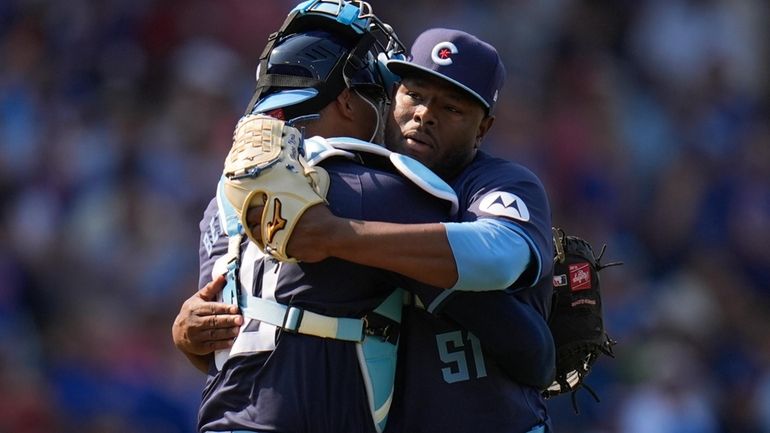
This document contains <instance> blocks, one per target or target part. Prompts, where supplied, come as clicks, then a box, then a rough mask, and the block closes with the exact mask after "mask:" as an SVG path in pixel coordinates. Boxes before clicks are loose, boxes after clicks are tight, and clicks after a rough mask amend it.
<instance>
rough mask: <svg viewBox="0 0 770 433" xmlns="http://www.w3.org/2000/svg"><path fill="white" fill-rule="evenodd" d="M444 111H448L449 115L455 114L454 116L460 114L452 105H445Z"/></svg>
mask: <svg viewBox="0 0 770 433" xmlns="http://www.w3.org/2000/svg"><path fill="white" fill-rule="evenodd" d="M446 110H447V111H449V112H450V113H456V114H460V113H461V111H460V109H459V108H457V107H455V106H454V105H447V106H446Z"/></svg>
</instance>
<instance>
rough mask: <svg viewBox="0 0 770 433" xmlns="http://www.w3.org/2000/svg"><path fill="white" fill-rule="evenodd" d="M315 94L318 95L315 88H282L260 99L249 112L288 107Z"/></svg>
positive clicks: (256, 112) (262, 111) (255, 112)
mask: <svg viewBox="0 0 770 433" xmlns="http://www.w3.org/2000/svg"><path fill="white" fill-rule="evenodd" d="M316 95H318V90H316V89H292V90H282V91H280V92H276V93H272V94H270V95H268V96H266V97H265V98H263V99H261V100H260V101H259V102H258V103H257V105H255V106H254V109H253V110H251V112H252V113H253V114H258V113H266V112H268V111H272V110H276V109H278V108H284V107H289V106H291V105H296V104H299V103H300V102H305V101H307V100H309V99H312V98H314V97H315V96H316Z"/></svg>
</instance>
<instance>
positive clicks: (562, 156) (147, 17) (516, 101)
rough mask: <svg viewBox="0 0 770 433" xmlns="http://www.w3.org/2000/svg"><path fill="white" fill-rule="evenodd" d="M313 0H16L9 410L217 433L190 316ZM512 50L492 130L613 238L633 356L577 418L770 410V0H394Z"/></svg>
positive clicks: (598, 387)
mask: <svg viewBox="0 0 770 433" xmlns="http://www.w3.org/2000/svg"><path fill="white" fill-rule="evenodd" d="M295 3H296V2H295V1H294V0H163V1H160V0H157V1H155V0H66V1H53V0H0V433H37V432H45V433H49V432H62V433H69V432H78V433H112V432H114V433H124V432H125V433H136V432H149V433H155V432H166V433H176V432H179V433H192V432H194V425H195V416H196V409H197V404H198V401H199V399H200V392H201V388H202V385H203V377H202V375H201V374H200V373H198V372H197V371H196V370H194V369H193V368H192V367H191V366H189V365H188V364H187V362H186V360H185V359H184V357H183V356H181V355H180V354H179V353H178V352H177V351H176V350H175V348H174V347H173V344H172V341H171V332H170V328H171V323H172V321H173V318H174V316H175V315H176V313H177V311H178V308H179V306H180V305H181V303H182V301H183V300H184V299H186V298H187V297H188V296H189V295H190V294H192V292H193V291H194V290H195V288H196V281H197V260H198V258H197V257H198V256H197V249H198V246H197V245H198V233H199V231H198V222H199V220H200V217H201V215H202V212H203V209H204V207H205V205H206V203H207V202H208V200H209V199H210V197H211V196H212V195H213V193H214V187H215V183H216V181H217V179H218V175H219V173H220V170H221V166H222V161H223V158H224V156H225V155H226V153H227V150H228V149H229V147H230V144H231V133H232V129H233V127H234V125H235V122H236V121H237V119H238V117H239V116H240V114H241V113H242V111H243V109H244V107H245V106H246V103H247V102H248V100H249V98H250V96H251V94H252V90H253V85H254V71H255V66H256V63H257V58H258V56H259V54H260V53H261V49H262V47H263V45H264V42H265V40H266V37H267V35H268V34H269V33H270V32H272V31H274V30H275V29H276V28H277V27H278V25H279V24H280V23H281V22H282V21H283V19H284V17H285V15H286V13H287V12H288V11H289V10H290V9H291V7H293V6H294V4H295ZM371 3H372V5H373V6H374V10H375V12H377V13H378V15H379V16H380V17H382V18H383V19H384V20H385V21H387V22H390V23H391V24H393V26H394V27H395V28H396V30H397V31H398V33H399V35H400V37H401V38H402V39H403V41H404V42H405V43H407V44H411V42H412V41H413V40H414V38H415V37H416V36H417V34H419V33H420V32H421V31H422V30H424V29H425V28H427V27H432V26H445V27H455V28H460V29H463V30H466V31H469V32H472V33H475V34H477V35H478V36H480V37H481V38H483V39H486V40H488V41H490V42H492V43H493V44H494V45H496V46H497V48H498V50H499V51H500V52H501V54H502V56H503V58H504V61H505V64H506V67H507V69H508V81H507V83H506V86H505V89H504V92H503V95H502V98H501V100H502V102H501V103H499V104H498V105H499V111H498V113H497V115H498V120H497V122H496V124H495V126H494V128H493V130H492V132H491V135H490V136H489V138H488V139H487V140H486V142H485V144H484V146H485V147H486V149H487V150H489V151H490V152H492V153H494V154H497V155H500V156H503V157H506V158H509V159H512V160H515V161H520V162H523V163H524V164H526V165H528V166H529V167H531V168H532V169H533V170H534V171H535V172H536V173H537V174H538V175H540V176H541V178H542V179H543V180H544V182H545V184H546V188H547V190H548V192H549V194H550V198H551V202H552V205H553V210H554V224H555V225H558V226H561V227H563V228H565V229H566V230H567V231H568V232H570V233H573V234H578V235H581V236H583V237H585V238H587V239H588V240H589V241H591V242H592V243H594V245H597V246H601V244H603V243H607V244H608V245H609V247H608V250H607V253H606V257H607V258H608V259H611V260H622V261H624V262H625V266H623V267H620V268H611V269H608V270H607V271H605V272H604V273H603V275H602V278H603V283H604V285H603V288H604V297H605V298H604V299H605V305H604V309H605V312H606V314H607V328H608V330H609V332H610V334H611V336H612V337H613V338H614V339H616V340H617V341H619V344H618V345H617V346H616V352H617V359H616V360H610V359H609V358H604V359H602V360H601V361H600V362H599V363H598V365H597V367H596V369H595V370H594V372H593V373H592V374H591V376H589V380H588V383H589V384H590V385H591V386H592V387H593V388H594V390H595V391H596V392H597V393H598V395H599V396H600V397H601V399H602V401H601V403H595V402H594V401H593V400H592V399H591V398H590V396H589V395H588V393H586V392H585V391H583V392H581V393H579V394H578V395H577V402H578V404H579V408H580V414H579V415H576V414H575V413H574V412H573V409H572V407H571V403H570V398H569V397H560V398H556V399H553V400H551V401H550V403H549V404H550V407H551V409H552V416H553V418H554V424H555V427H556V429H557V432H558V433H722V432H736V433H763V432H764V433H767V432H770V283H769V281H770V252H769V251H768V246H770V88H769V84H770V80H768V77H770V34H769V33H770V4H769V3H768V2H767V1H765V0H496V1H492V0H488V1H473V0H372V1H371Z"/></svg>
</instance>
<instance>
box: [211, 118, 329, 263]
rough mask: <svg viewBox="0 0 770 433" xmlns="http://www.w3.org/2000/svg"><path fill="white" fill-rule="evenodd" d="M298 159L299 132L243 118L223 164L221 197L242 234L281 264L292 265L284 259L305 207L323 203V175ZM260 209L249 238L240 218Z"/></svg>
mask: <svg viewBox="0 0 770 433" xmlns="http://www.w3.org/2000/svg"><path fill="white" fill-rule="evenodd" d="M303 153H304V152H303V149H302V134H301V133H300V131H299V130H297V129H296V128H293V127H291V126H288V125H286V124H285V122H283V121H282V120H278V119H275V118H272V117H269V116H264V115H246V116H244V117H242V118H241V119H240V121H238V125H236V127H235V132H234V134H233V147H232V148H231V149H230V153H229V154H228V155H227V159H226V160H225V167H224V177H225V182H224V193H225V197H226V198H227V200H228V201H229V202H230V204H231V205H232V206H233V207H234V208H235V210H236V212H238V214H239V216H240V219H241V224H242V225H243V229H244V232H245V233H246V235H247V236H248V237H249V238H250V239H251V240H252V241H254V242H256V244H257V245H258V246H259V248H260V249H261V250H262V251H263V252H264V253H265V254H269V255H271V256H273V257H275V258H276V259H278V260H282V261H289V262H293V261H295V260H294V259H293V258H291V257H289V256H288V255H287V254H286V245H287V244H288V243H289V238H290V237H291V233H292V231H293V229H294V226H295V225H296V223H297V221H298V220H299V219H300V217H301V216H302V214H303V213H304V212H305V211H306V210H307V209H308V208H309V207H311V206H314V205H316V204H319V203H326V199H325V197H326V192H327V190H328V188H329V175H328V174H327V173H326V171H325V170H323V169H322V168H320V167H311V166H310V165H308V163H307V161H306V160H305V157H304V155H303ZM260 206H264V210H263V211H262V218H261V222H260V224H259V227H258V230H257V233H255V232H254V230H255V229H257V227H249V224H248V223H247V221H246V215H247V213H248V210H249V209H250V208H252V207H260Z"/></svg>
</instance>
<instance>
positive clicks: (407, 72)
mask: <svg viewBox="0 0 770 433" xmlns="http://www.w3.org/2000/svg"><path fill="white" fill-rule="evenodd" d="M385 67H387V68H388V70H389V71H390V72H392V73H394V74H396V75H398V76H399V77H401V78H406V77H409V76H412V75H420V74H422V75H424V74H428V75H431V76H433V77H436V78H440V79H442V80H444V81H447V82H449V83H451V84H453V85H455V86H457V87H459V88H460V89H462V90H464V91H465V92H466V93H469V94H470V95H471V96H472V97H474V98H476V100H478V101H479V102H480V103H481V106H482V107H484V108H485V109H487V110H489V104H487V101H485V100H484V98H482V97H481V95H479V94H478V93H476V92H475V91H474V90H473V89H471V88H470V87H468V86H466V85H464V84H462V83H460V82H459V81H456V80H453V79H451V78H449V77H447V76H446V75H444V74H442V73H440V72H436V71H434V70H432V69H428V68H425V67H422V66H419V65H415V64H414V63H411V62H408V61H406V60H388V61H387V62H386V63H385Z"/></svg>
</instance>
